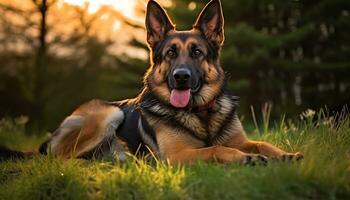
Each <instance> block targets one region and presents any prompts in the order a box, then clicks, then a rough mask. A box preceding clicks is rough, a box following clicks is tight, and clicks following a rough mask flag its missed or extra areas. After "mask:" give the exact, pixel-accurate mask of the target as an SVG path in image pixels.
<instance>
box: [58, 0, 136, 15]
mask: <svg viewBox="0 0 350 200" xmlns="http://www.w3.org/2000/svg"><path fill="white" fill-rule="evenodd" d="M62 1H63V2H65V3H68V4H72V5H77V6H83V5H86V4H88V5H89V12H90V13H94V12H96V11H97V10H98V9H99V8H101V6H111V7H113V8H114V9H116V10H118V11H120V12H121V13H122V14H123V15H125V16H126V17H129V18H131V19H136V15H135V6H136V1H137V0H98V1H97V0H62Z"/></svg>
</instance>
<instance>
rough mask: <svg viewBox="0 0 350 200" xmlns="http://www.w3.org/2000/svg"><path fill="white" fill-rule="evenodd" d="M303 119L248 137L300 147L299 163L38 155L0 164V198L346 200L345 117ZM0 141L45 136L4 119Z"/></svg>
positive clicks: (348, 147) (22, 142)
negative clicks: (27, 133) (191, 162)
mask: <svg viewBox="0 0 350 200" xmlns="http://www.w3.org/2000/svg"><path fill="white" fill-rule="evenodd" d="M315 115H317V116H315ZM302 118H303V119H302V120H301V121H300V122H298V123H297V124H294V123H292V122H291V121H287V122H286V121H285V120H284V118H282V119H283V120H281V122H279V123H277V124H275V126H274V128H271V129H270V130H269V131H268V133H264V132H265V131H263V133H261V134H255V135H253V136H251V137H252V138H254V139H261V140H265V141H269V142H271V143H273V144H275V145H277V146H279V147H281V148H283V149H286V150H289V151H300V152H302V153H303V154H304V155H305V158H304V160H302V161H301V162H297V163H295V162H294V163H283V162H276V161H275V162H270V163H269V165H268V166H266V167H264V166H255V167H247V166H240V165H236V164H227V165H222V164H221V165H220V164H208V163H197V164H194V165H190V166H189V165H187V166H179V165H177V166H171V165H168V164H167V163H165V162H151V163H147V161H145V160H142V159H139V160H138V159H135V158H131V159H130V160H129V161H128V162H126V163H111V162H107V161H86V160H68V161H62V160H59V159H57V158H53V157H50V156H46V157H45V156H37V157H34V158H31V159H26V160H17V161H16V160H10V161H4V162H0V199H123V200H124V199H350V118H349V116H348V115H345V114H344V113H342V114H341V115H338V116H335V117H326V115H325V114H324V112H319V113H318V114H315V113H313V112H312V111H307V112H305V113H303V114H302ZM22 121H23V120H22ZM263 129H264V130H265V129H266V126H264V125H263ZM0 139H1V143H3V144H6V145H9V146H12V147H15V148H24V147H25V148H27V147H29V146H28V144H31V145H33V146H37V145H38V144H39V143H40V141H41V140H42V139H41V138H39V137H29V138H28V137H26V136H25V135H24V134H23V122H21V120H18V119H17V121H16V120H3V121H1V123H0Z"/></svg>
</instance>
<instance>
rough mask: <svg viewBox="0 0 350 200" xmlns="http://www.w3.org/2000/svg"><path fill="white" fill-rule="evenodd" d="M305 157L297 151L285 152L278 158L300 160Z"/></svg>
mask: <svg viewBox="0 0 350 200" xmlns="http://www.w3.org/2000/svg"><path fill="white" fill-rule="evenodd" d="M303 158H304V155H303V154H301V153H299V152H297V153H285V154H283V155H281V156H279V157H278V158H277V159H278V160H281V161H284V162H286V161H299V160H302V159H303Z"/></svg>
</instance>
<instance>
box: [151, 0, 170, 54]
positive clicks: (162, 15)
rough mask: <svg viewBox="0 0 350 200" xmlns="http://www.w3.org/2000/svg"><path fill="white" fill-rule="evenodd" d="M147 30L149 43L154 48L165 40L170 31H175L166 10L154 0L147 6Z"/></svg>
mask: <svg viewBox="0 0 350 200" xmlns="http://www.w3.org/2000/svg"><path fill="white" fill-rule="evenodd" d="M146 29H147V42H148V44H149V45H150V46H151V47H152V48H153V47H154V46H155V45H156V44H157V43H158V42H160V41H162V40H163V39H164V37H165V35H166V34H167V32H168V31H170V30H174V29H175V26H174V25H173V23H172V22H171V21H170V19H169V17H168V15H167V14H166V12H165V10H164V9H163V8H162V7H161V6H160V5H159V4H158V3H157V2H155V1H153V0H150V1H149V2H148V4H147V11H146Z"/></svg>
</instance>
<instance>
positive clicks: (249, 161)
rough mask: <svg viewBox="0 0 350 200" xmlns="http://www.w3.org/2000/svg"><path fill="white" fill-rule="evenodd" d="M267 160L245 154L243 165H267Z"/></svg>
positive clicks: (259, 156)
mask: <svg viewBox="0 0 350 200" xmlns="http://www.w3.org/2000/svg"><path fill="white" fill-rule="evenodd" d="M268 162H269V161H268V158H267V157H266V156H263V155H259V154H247V155H245V157H244V161H243V164H244V165H249V166H255V165H264V166H266V165H267V164H268Z"/></svg>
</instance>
